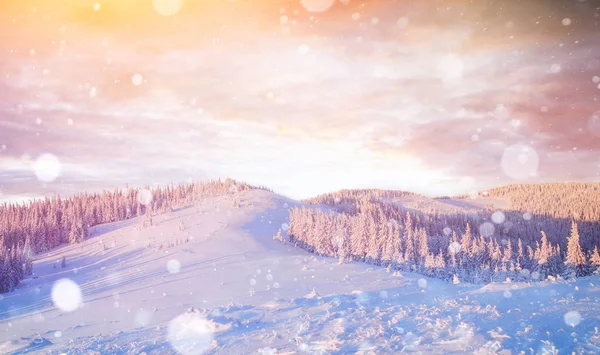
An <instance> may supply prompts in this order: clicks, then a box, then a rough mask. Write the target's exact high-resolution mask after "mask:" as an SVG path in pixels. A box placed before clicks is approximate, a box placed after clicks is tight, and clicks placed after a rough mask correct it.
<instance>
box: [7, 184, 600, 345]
mask: <svg viewBox="0 0 600 355" xmlns="http://www.w3.org/2000/svg"><path fill="white" fill-rule="evenodd" d="M236 201H237V202H239V205H240V207H239V208H236V207H232V206H233V203H232V199H231V197H219V198H211V199H206V200H204V201H200V202H198V203H196V204H194V205H193V206H188V207H185V208H182V209H179V210H176V211H174V212H171V213H167V214H164V215H161V216H156V217H154V224H155V225H153V226H151V227H147V228H141V226H142V220H141V219H134V220H129V221H124V222H119V223H114V224H110V225H103V226H98V227H96V228H95V229H94V230H93V236H92V237H91V238H90V239H89V240H87V241H86V242H85V243H83V244H80V245H72V246H65V247H62V248H58V249H55V250H53V251H52V252H50V253H47V254H44V255H39V256H38V258H37V259H36V261H35V263H34V272H35V275H34V277H35V278H29V279H26V280H24V281H23V283H22V284H21V285H20V286H19V288H18V289H17V290H15V291H14V292H11V293H8V294H4V295H3V297H2V298H1V299H0V353H15V354H21V353H51V354H61V353H68V354H78V353H85V354H88V353H97V354H105V353H110V354H140V353H146V354H171V353H172V354H178V353H180V354H186V355H187V354H199V353H203V351H205V352H207V353H214V354H252V353H254V354H256V353H263V354H275V353H276V354H285V353H288V354H293V353H310V354H316V353H339V354H347V353H351V354H352V353H357V352H358V353H361V352H362V353H365V354H366V353H369V352H372V353H376V354H382V353H396V352H399V351H406V352H420V353H444V354H447V353H456V354H460V353H469V354H471V353H481V354H488V353H489V354H492V353H502V354H518V353H519V352H520V351H523V352H524V353H526V354H532V353H533V354H538V353H552V351H553V349H555V350H558V351H559V352H560V353H565V352H567V351H569V353H570V351H573V350H575V349H580V350H581V352H583V353H590V354H592V353H598V352H600V331H599V330H598V327H600V278H598V277H590V278H584V279H579V280H577V281H574V282H568V281H557V282H550V281H547V282H541V283H536V284H516V283H502V284H490V285H486V286H482V285H466V284H458V285H453V284H448V283H445V282H443V281H440V280H434V279H428V278H424V277H422V276H419V275H413V274H405V275H400V274H397V273H390V272H387V271H386V270H385V269H382V268H373V267H370V266H368V265H363V264H346V265H338V263H337V260H334V259H327V258H320V257H314V256H312V255H310V254H308V253H306V252H304V251H302V250H300V249H296V248H294V247H293V246H289V245H283V244H280V243H278V242H276V241H273V240H272V236H273V234H275V232H276V231H277V229H278V228H280V227H281V225H282V223H285V222H286V219H287V208H288V207H292V206H294V205H297V203H296V202H294V201H291V200H288V199H286V198H284V197H280V196H277V195H274V194H272V193H269V192H266V191H259V190H254V191H246V192H243V193H240V194H239V195H238V196H237V198H236ZM182 223H183V228H180V227H181V226H182ZM181 229H183V230H181ZM186 240H189V241H187V242H185V241H186ZM170 244H173V245H174V246H169V245H170ZM177 244H178V245H177ZM161 245H162V248H161ZM62 256H65V257H66V261H67V267H66V268H60V266H59V267H58V268H57V269H55V268H54V267H53V264H54V263H55V262H56V260H58V259H60V258H61V257H62ZM64 278H68V279H70V280H72V281H73V282H75V283H76V284H77V285H78V288H79V289H80V290H81V294H82V301H83V302H82V306H79V303H78V300H77V298H76V297H75V298H74V296H76V295H77V289H75V290H69V289H68V288H67V289H63V291H60V292H57V293H55V296H56V297H55V301H56V300H57V301H58V302H59V303H58V305H59V306H60V307H61V308H62V310H61V309H59V308H57V307H55V305H54V303H53V298H52V296H51V294H52V287H53V285H57V284H61V285H67V286H68V284H65V283H64V281H61V283H57V281H58V280H61V279H64ZM596 285H598V286H596ZM71 306H73V308H76V309H75V310H73V311H71V312H67V311H65V309H68V308H70V307H71ZM78 306H79V307H78Z"/></svg>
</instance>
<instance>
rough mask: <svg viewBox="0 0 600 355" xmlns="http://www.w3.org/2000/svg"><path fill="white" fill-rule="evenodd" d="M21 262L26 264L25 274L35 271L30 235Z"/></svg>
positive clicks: (26, 240)
mask: <svg viewBox="0 0 600 355" xmlns="http://www.w3.org/2000/svg"><path fill="white" fill-rule="evenodd" d="M21 263H22V264H23V265H24V266H23V272H24V274H25V275H31V274H32V273H33V251H32V250H31V237H30V236H29V235H28V236H27V239H25V245H24V246H23V252H22V254H21Z"/></svg>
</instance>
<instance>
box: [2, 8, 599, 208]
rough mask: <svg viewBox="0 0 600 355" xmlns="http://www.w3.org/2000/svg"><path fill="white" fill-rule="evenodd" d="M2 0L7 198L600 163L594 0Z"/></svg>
mask: <svg viewBox="0 0 600 355" xmlns="http://www.w3.org/2000/svg"><path fill="white" fill-rule="evenodd" d="M567 3H568V4H567ZM0 8H1V9H2V10H1V11H0V31H2V33H5V34H10V36H4V37H3V38H2V40H1V41H0V97H1V98H2V100H1V101H0V201H2V200H10V201H20V200H23V199H25V198H28V197H38V196H43V195H52V194H55V193H59V194H61V195H68V194H72V193H75V192H81V191H89V190H97V189H102V188H109V189H111V188H114V187H122V186H124V185H125V184H130V185H143V184H154V183H160V184H164V183H168V182H171V181H173V182H183V181H187V180H188V179H194V180H201V179H208V178H217V177H226V176H229V177H232V178H235V179H238V180H242V181H246V182H248V183H252V184H260V185H264V186H267V187H270V188H272V189H273V190H275V191H276V192H279V193H283V194H285V195H288V196H290V197H299V198H304V197H309V196H313V195H316V194H319V193H323V192H328V191H332V190H338V189H343V188H364V187H378V188H390V189H401V190H408V191H413V192H418V193H423V194H427V195H432V196H435V195H452V194H463V193H470V192H472V191H474V190H482V189H486V188H489V187H493V186H499V185H502V184H509V183H521V182H546V181H598V179H599V175H600V153H599V151H600V102H599V101H598V99H599V97H600V37H598V35H597V34H598V30H599V27H600V24H599V22H600V8H599V7H598V5H596V4H595V3H594V2H592V1H569V2H565V4H564V5H560V4H554V3H553V2H547V1H542V0H536V1H530V2H527V3H526V4H512V3H508V2H505V3H504V2H488V1H481V2H474V3H473V2H469V1H463V0H453V1H441V0H439V1H427V2H416V1H363V2H359V1H353V0H336V1H333V0H295V1H288V0H281V1H251V0H228V1H223V0H206V1H191V0H129V1H121V0H91V1H87V0H81V1H75V0H70V1H59V2H48V1H42V0H18V1H17V0H11V1H7V2H3V4H2V5H0Z"/></svg>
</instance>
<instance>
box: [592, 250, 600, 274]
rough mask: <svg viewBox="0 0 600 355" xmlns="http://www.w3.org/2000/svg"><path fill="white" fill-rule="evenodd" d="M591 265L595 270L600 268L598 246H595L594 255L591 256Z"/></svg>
mask: <svg viewBox="0 0 600 355" xmlns="http://www.w3.org/2000/svg"><path fill="white" fill-rule="evenodd" d="M590 264H592V267H593V268H594V269H595V270H598V269H599V268H600V253H598V246H597V245H596V246H594V250H593V251H592V255H591V256H590Z"/></svg>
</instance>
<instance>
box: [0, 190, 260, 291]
mask: <svg viewBox="0 0 600 355" xmlns="http://www.w3.org/2000/svg"><path fill="white" fill-rule="evenodd" d="M250 189H263V190H268V189H266V188H264V187H256V186H251V185H248V184H246V183H242V182H237V181H235V180H232V179H225V180H223V181H221V180H216V181H207V182H196V183H189V184H179V185H169V186H166V187H163V188H160V187H158V188H150V187H145V188H124V189H116V190H114V191H104V192H103V193H94V194H78V195H75V196H72V197H70V198H67V199H61V198H60V196H56V197H54V198H45V199H41V200H36V201H32V202H29V203H27V204H24V205H16V204H7V203H5V204H3V205H1V206H0V293H1V292H8V291H11V290H13V289H14V288H15V287H16V286H17V285H18V284H19V282H20V281H21V280H22V279H23V278H24V277H25V276H26V275H30V274H31V273H32V272H33V265H32V259H33V255H34V254H35V253H40V252H44V251H47V250H50V249H52V248H54V247H57V246H59V245H60V244H62V243H70V244H74V243H79V242H82V241H84V240H85V239H86V238H87V237H88V234H89V232H88V230H89V228H90V227H92V226H95V225H98V224H102V223H110V222H116V221H122V220H126V219H129V218H133V217H137V216H141V215H147V216H151V215H152V214H154V213H160V212H165V211H167V210H168V209H170V208H173V207H176V206H181V205H185V204H189V203H191V202H193V201H197V200H199V199H202V198H206V197H211V196H220V195H226V194H230V193H234V192H237V191H243V190H250Z"/></svg>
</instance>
